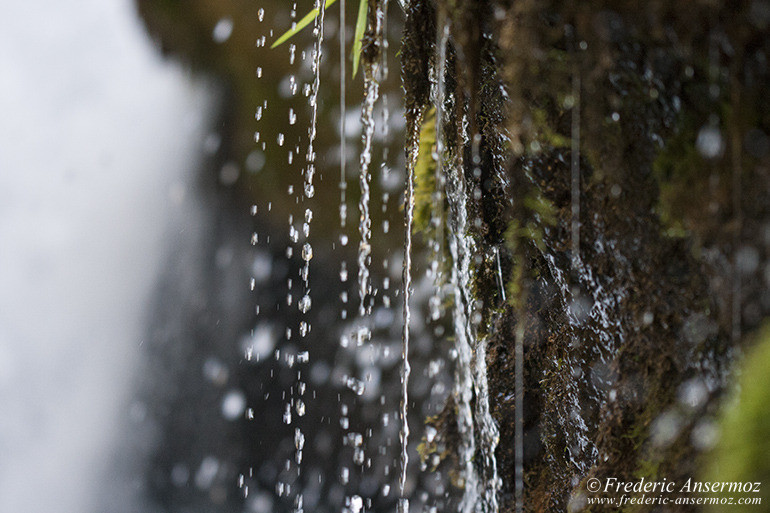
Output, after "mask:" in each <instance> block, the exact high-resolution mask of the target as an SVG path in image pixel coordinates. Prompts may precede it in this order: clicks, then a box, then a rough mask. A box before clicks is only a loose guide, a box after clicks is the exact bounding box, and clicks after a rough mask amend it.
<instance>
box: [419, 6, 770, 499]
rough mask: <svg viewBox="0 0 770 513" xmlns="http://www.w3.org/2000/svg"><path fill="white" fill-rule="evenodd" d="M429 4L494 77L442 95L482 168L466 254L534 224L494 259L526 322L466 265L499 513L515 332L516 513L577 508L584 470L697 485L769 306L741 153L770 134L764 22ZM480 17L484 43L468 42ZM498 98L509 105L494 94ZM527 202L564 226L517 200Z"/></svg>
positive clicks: (758, 221) (510, 456) (755, 165)
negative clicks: (518, 405) (520, 462)
mask: <svg viewBox="0 0 770 513" xmlns="http://www.w3.org/2000/svg"><path fill="white" fill-rule="evenodd" d="M474 5H477V4H474ZM478 5H481V4H478ZM438 8H439V9H445V10H446V11H447V12H448V13H449V17H450V18H452V17H453V16H454V18H453V21H454V24H453V25H452V30H454V31H458V32H459V34H455V37H454V38H453V44H455V45H456V48H457V49H458V51H457V52H456V55H458V56H460V57H458V59H462V58H463V57H462V56H463V55H467V54H468V53H469V52H470V51H471V50H478V49H479V48H485V47H486V48H487V51H486V53H485V52H484V51H480V52H477V59H478V60H479V62H480V64H478V65H476V60H474V59H473V58H467V60H465V61H464V62H462V61H461V62H462V65H464V66H470V67H472V68H474V67H475V68H480V69H482V70H483V69H488V70H492V71H491V72H486V73H477V74H476V75H475V77H474V78H473V79H472V80H475V81H476V83H474V84H473V85H472V86H469V85H468V84H467V83H465V84H463V83H460V84H458V85H457V87H458V90H455V92H454V94H455V95H456V96H457V97H463V96H464V95H465V96H467V95H475V100H471V101H470V102H469V104H473V103H474V101H475V103H476V104H478V105H479V109H478V111H477V112H476V113H477V116H478V120H479V121H478V126H479V131H480V132H479V133H480V134H481V135H482V139H481V141H482V143H481V145H482V148H481V149H480V153H481V154H482V155H484V154H485V153H486V154H489V155H491V156H493V157H494V158H485V159H483V165H482V168H483V169H482V172H481V174H480V175H479V174H477V175H475V176H474V174H473V169H472V168H470V167H469V168H468V169H467V171H466V177H467V178H468V179H469V181H470V183H472V184H476V186H477V187H479V188H480V189H481V190H482V191H483V194H481V195H480V197H479V198H477V201H476V204H475V207H472V208H473V209H474V210H475V214H476V216H477V218H478V219H479V220H480V222H478V223H476V224H475V226H476V228H477V230H476V231H475V234H474V235H475V239H476V241H477V246H478V247H479V248H490V247H495V246H497V245H498V244H500V242H501V234H502V233H504V232H505V231H506V230H505V227H506V226H507V225H510V224H511V223H517V226H519V225H521V226H524V225H526V226H531V227H535V228H537V230H531V231H530V237H531V239H530V240H526V237H521V236H520V235H516V237H517V241H516V243H515V244H512V245H511V244H510V239H509V241H508V242H509V244H508V245H507V247H508V248H509V249H508V251H506V252H505V253H504V258H503V268H504V269H503V270H504V274H507V275H509V276H517V274H516V272H515V271H516V269H517V268H520V267H521V266H524V268H525V269H526V272H525V273H524V276H525V279H523V280H522V281H521V284H522V285H523V286H522V287H521V288H520V289H519V293H520V294H521V297H522V298H523V299H524V303H523V304H524V306H523V307H522V308H520V309H519V311H518V312H517V311H515V310H514V309H513V308H512V307H510V306H507V305H505V304H504V303H503V302H502V298H501V297H500V294H496V293H494V292H493V293H489V291H494V290H496V288H497V287H496V283H495V281H494V280H495V275H496V273H495V272H494V269H493V268H492V264H491V263H490V261H489V259H481V260H480V262H481V263H480V266H479V268H477V269H476V277H477V285H476V290H477V291H478V294H479V296H480V297H481V298H483V300H484V305H485V306H484V309H485V315H484V318H485V320H486V321H487V323H488V325H489V326H490V329H489V333H490V337H491V340H490V353H489V357H488V361H489V366H490V367H489V373H490V388H491V397H492V408H493V412H494V414H495V417H496V419H497V421H498V423H499V425H500V431H501V441H500V445H499V449H498V455H499V457H500V465H501V473H502V475H503V477H504V483H505V489H504V500H503V509H507V508H512V507H513V498H512V495H513V484H514V470H513V462H514V450H513V447H514V426H513V422H514V417H515V415H514V413H515V412H514V385H513V375H514V361H513V345H514V338H515V336H514V333H515V326H516V324H517V323H524V324H525V327H526V333H527V336H526V341H527V342H526V348H525V377H526V397H525V412H524V418H525V443H524V458H525V469H526V470H525V473H526V476H527V477H526V483H525V489H526V490H527V492H526V496H525V507H526V508H527V509H530V510H532V511H540V510H544V511H545V510H548V511H551V510H565V509H567V507H568V504H571V507H572V508H573V509H579V506H580V505H581V504H582V505H585V501H584V499H585V491H584V488H583V486H584V485H583V483H584V482H585V479H586V478H587V477H589V476H598V477H606V476H619V475H622V476H625V477H627V478H631V477H634V476H637V477H638V476H642V475H643V476H648V477H654V476H659V477H668V478H669V479H678V478H686V477H688V476H691V475H694V474H696V473H697V471H698V468H697V467H696V466H695V461H696V456H697V455H698V454H700V453H701V452H702V451H704V450H707V449H708V448H709V444H708V443H706V441H704V439H703V438H702V437H699V435H698V433H700V432H702V431H703V429H702V428H704V426H706V425H708V424H709V423H710V422H711V420H712V419H713V415H714V414H715V408H716V405H717V404H718V401H719V398H720V396H721V394H722V391H723V390H724V387H725V385H726V383H727V381H726V376H727V374H728V369H729V368H730V365H731V355H732V354H733V351H734V348H736V347H739V346H741V345H742V341H743V340H744V335H745V334H747V333H750V332H751V331H752V330H754V329H755V328H756V327H757V326H758V325H759V321H760V320H761V319H762V318H763V317H765V316H766V315H767V312H768V306H769V305H768V303H767V301H766V300H764V299H758V298H764V297H766V296H767V294H766V290H767V283H766V280H765V278H764V277H763V276H761V275H760V274H758V273H756V270H757V268H758V267H757V265H755V263H756V262H760V261H761V262H765V261H766V257H767V242H766V241H765V239H764V238H763V237H762V235H761V230H765V229H766V228H760V227H766V226H767V223H768V216H767V212H766V207H765V202H764V201H763V200H762V198H763V197H764V195H765V194H766V191H767V188H768V185H770V184H769V183H768V176H767V162H768V153H767V152H766V151H761V152H760V153H761V156H759V154H755V155H752V154H751V152H750V151H748V149H749V148H755V149H756V148H759V146H760V145H758V144H754V143H753V142H752V141H754V142H756V141H758V140H759V138H760V137H759V134H760V133H761V134H764V135H765V136H766V134H767V133H768V130H769V129H770V126H768V117H767V109H768V102H767V101H766V100H764V99H762V98H761V93H760V91H762V90H764V89H765V88H766V87H767V85H768V83H769V82H768V73H767V69H766V67H765V66H759V67H757V66H756V63H757V62H760V61H763V60H764V59H765V58H766V56H767V52H768V48H767V40H766V38H764V39H763V37H764V35H766V33H765V29H766V27H765V26H764V25H763V24H762V23H761V22H758V21H756V20H755V21H753V22H752V21H749V20H750V19H751V15H750V11H751V9H752V8H753V7H752V4H751V3H746V4H735V5H733V4H729V5H728V4H708V5H707V4H698V5H697V6H693V9H683V8H679V7H674V6H669V7H664V6H657V5H651V6H647V7H644V8H640V7H638V6H637V5H635V4H633V5H632V3H622V2H621V3H620V4H618V5H613V6H607V8H606V9H602V8H601V7H597V6H590V7H589V6H585V7H571V6H568V5H566V4H561V3H559V2H545V3H543V2H515V3H510V4H508V3H505V2H500V3H495V4H494V5H492V4H484V6H483V7H482V9H488V10H489V12H488V13H487V15H486V16H485V15H478V16H476V17H475V18H468V17H467V16H466V17H462V13H464V12H465V8H464V7H462V6H460V7H458V6H456V5H455V4H451V3H445V4H439V7H438ZM495 13H499V15H497V16H493V14H495ZM491 18H494V19H495V20H496V23H495V28H494V29H490V30H488V31H487V30H486V29H484V30H481V31H480V32H479V26H482V27H486V25H485V23H487V22H486V21H483V20H489V19H491ZM458 20H462V22H464V23H468V22H469V20H471V22H473V21H477V22H478V24H479V26H477V27H471V28H467V30H466V27H465V26H464V25H463V24H462V23H459V22H458ZM479 33H480V34H483V36H478V35H475V34H479ZM408 40H409V39H408V37H407V38H406V39H405V41H407V42H408ZM452 55H455V54H454V53H452ZM478 55H480V57H478ZM406 65H407V66H408V63H407V64H406ZM448 81H449V80H448ZM463 87H464V89H463ZM501 89H504V90H505V91H506V92H507V102H506V103H507V104H506V105H505V107H500V106H498V105H497V104H496V103H495V101H494V96H492V95H489V91H499V90H501ZM576 108H579V109H580V110H579V111H578V112H579V114H578V115H577V116H575V109H576ZM468 109H470V107H468ZM465 112H466V113H471V112H473V111H471V110H466V111H465ZM501 113H502V114H505V119H506V120H505V121H502V120H501V116H500V115H499V114H501ZM496 114H497V115H496ZM470 115H472V114H470ZM456 130H458V131H459V130H461V129H459V128H457V129H456ZM446 131H447V132H450V131H451V128H448V129H447V130H446ZM503 131H505V133H507V134H508V135H510V136H511V137H510V142H509V143H508V144H506V145H502V144H500V143H499V142H497V141H501V140H503V139H505V138H503V137H501V136H500V135H499V134H500V133H502V132H503ZM763 140H764V139H763ZM511 150H512V151H511ZM576 169H577V170H578V174H577V175H576V174H575V170H576ZM576 176H577V177H578V178H576ZM533 191H534V192H533ZM695 191H697V194H694V192H695ZM576 192H577V194H576ZM535 196H542V198H543V199H544V200H545V201H546V202H547V203H548V204H550V205H551V206H552V207H553V214H554V215H555V219H553V220H551V221H550V222H544V219H543V217H544V216H543V215H542V213H539V212H537V210H536V209H532V208H530V207H528V206H527V204H528V200H530V201H529V203H530V204H532V202H531V198H533V197H535ZM575 203H577V204H578V207H579V208H578V212H579V231H578V232H577V233H579V237H580V239H579V243H578V244H575V241H574V239H573V235H574V234H575V232H574V231H573V227H574V224H573V220H574V217H573V216H574V214H573V212H574V210H573V209H574V208H575ZM507 205H511V206H507ZM527 223H532V224H527ZM758 230H759V231H758ZM511 233H517V234H518V233H520V232H511V231H510V230H509V232H508V233H507V237H510V234H511ZM758 241H762V242H758ZM575 247H578V248H579V253H578V254H577V255H576V254H575V252H574V249H575ZM748 269H752V270H753V271H754V274H752V272H748ZM519 275H520V274H519ZM517 313H518V315H517Z"/></svg>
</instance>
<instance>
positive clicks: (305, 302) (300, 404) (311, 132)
mask: <svg viewBox="0 0 770 513" xmlns="http://www.w3.org/2000/svg"><path fill="white" fill-rule="evenodd" d="M316 8H317V9H318V11H319V13H318V16H317V17H316V19H315V23H314V27H313V35H314V36H315V38H316V40H315V45H314V49H313V61H312V71H313V85H312V90H311V94H310V97H309V100H308V102H309V104H310V109H311V118H310V127H309V129H308V148H307V154H306V155H305V159H306V161H307V167H306V169H305V180H304V185H303V192H304V197H305V199H306V200H308V199H310V198H312V197H313V196H314V195H315V189H314V186H313V177H314V175H315V171H316V168H315V159H316V154H315V149H314V146H313V144H314V142H315V138H316V135H317V133H318V127H317V125H318V91H319V89H320V85H321V56H322V53H323V37H324V17H325V14H326V2H325V1H324V0H316ZM312 221H313V211H312V210H311V209H310V207H307V208H306V209H305V212H304V224H303V234H304V235H305V243H304V245H303V247H302V260H303V261H304V264H303V267H302V271H301V278H302V281H303V284H304V290H303V296H302V299H300V301H299V303H298V307H299V309H300V311H301V312H302V314H303V316H306V315H307V313H308V311H309V310H310V308H311V304H312V300H311V296H310V260H311V259H312V258H313V247H312V245H311V243H310V224H311V222H312ZM309 331H310V323H309V322H308V321H307V320H302V321H300V326H299V334H300V337H305V336H306V334H307V333H308V332H309ZM296 388H297V393H298V395H299V397H297V398H296V400H294V401H293V402H294V406H295V408H296V413H297V417H302V416H304V415H305V410H306V406H305V403H304V401H303V399H302V396H303V395H304V391H305V388H306V385H305V383H303V382H302V371H301V370H300V369H298V370H297V387H296ZM293 392H294V391H293V390H292V395H293ZM298 422H299V419H298ZM304 446H305V436H304V434H303V433H302V430H301V428H300V427H299V426H296V427H295V430H294V447H295V450H296V457H295V461H296V464H297V475H299V474H300V473H301V472H302V469H301V464H302V454H303V450H304ZM303 505H304V493H303V492H302V489H301V487H298V491H297V494H296V496H295V499H294V511H295V513H303V511H304V506H303Z"/></svg>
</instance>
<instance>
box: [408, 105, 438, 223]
mask: <svg viewBox="0 0 770 513" xmlns="http://www.w3.org/2000/svg"><path fill="white" fill-rule="evenodd" d="M435 145H436V109H435V108H431V109H429V110H428V112H427V113H426V114H425V118H424V119H423V122H422V125H421V126H420V148H419V151H418V154H417V162H416V163H415V166H414V205H415V208H414V223H413V225H412V233H420V232H424V231H426V230H428V228H429V227H430V219H431V212H432V210H433V197H434V194H435V192H436V167H437V164H438V163H437V162H436V158H435V152H434V146H435Z"/></svg>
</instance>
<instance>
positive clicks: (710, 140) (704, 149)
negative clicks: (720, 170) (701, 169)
mask: <svg viewBox="0 0 770 513" xmlns="http://www.w3.org/2000/svg"><path fill="white" fill-rule="evenodd" d="M695 147H696V148H697V149H698V153H700V154H701V155H702V156H703V157H704V158H707V159H713V158H716V157H719V156H721V155H722V152H723V151H724V141H723V139H722V133H721V132H720V131H719V128H717V127H715V126H712V125H706V126H704V127H703V128H701V129H700V132H698V138H697V139H696V140H695Z"/></svg>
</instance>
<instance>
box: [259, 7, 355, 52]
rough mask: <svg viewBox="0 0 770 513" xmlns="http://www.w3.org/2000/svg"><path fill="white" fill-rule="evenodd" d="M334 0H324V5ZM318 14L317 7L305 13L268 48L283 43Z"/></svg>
mask: <svg viewBox="0 0 770 513" xmlns="http://www.w3.org/2000/svg"><path fill="white" fill-rule="evenodd" d="M336 1H337V0H326V7H327V8H328V7H329V6H330V5H332V4H333V3H334V2H336ZM319 14H320V11H319V9H318V8H317V7H316V8H315V9H313V10H312V11H310V12H309V13H307V14H306V15H305V17H304V18H302V19H301V20H299V21H298V22H297V24H296V25H294V27H293V28H291V29H289V30H287V31H286V32H284V34H283V35H282V36H281V37H279V38H278V39H276V41H275V43H273V44H272V45H270V48H275V47H276V46H278V45H281V44H283V43H285V42H286V41H287V40H288V39H289V38H290V37H292V36H294V34H296V33H297V32H299V31H300V30H302V29H303V28H305V27H307V26H308V25H310V22H311V21H313V20H314V19H315V18H316V16H318V15H319ZM359 46H360V45H359Z"/></svg>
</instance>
